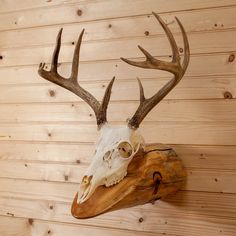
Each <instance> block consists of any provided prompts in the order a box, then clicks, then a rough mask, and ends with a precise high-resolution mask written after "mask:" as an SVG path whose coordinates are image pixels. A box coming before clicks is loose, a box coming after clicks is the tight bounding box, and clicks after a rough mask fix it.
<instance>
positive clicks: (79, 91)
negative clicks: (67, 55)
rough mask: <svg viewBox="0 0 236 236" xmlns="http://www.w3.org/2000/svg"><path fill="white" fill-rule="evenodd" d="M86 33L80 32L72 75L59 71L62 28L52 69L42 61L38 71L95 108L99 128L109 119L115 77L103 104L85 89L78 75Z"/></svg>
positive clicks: (106, 92) (58, 36) (108, 87)
mask: <svg viewBox="0 0 236 236" xmlns="http://www.w3.org/2000/svg"><path fill="white" fill-rule="evenodd" d="M83 34H84V29H83V30H82V32H81V33H80V36H79V39H78V42H77V44H76V46H75V50H74V56H73V62H72V72H71V76H70V77H69V78H68V79H67V78H63V77H62V76H61V75H59V74H58V72H57V67H58V56H59V52H60V48H61V35H62V28H61V29H60V31H59V33H58V35H57V41H56V46H55V49H54V53H53V57H52V63H51V69H50V71H46V70H44V66H45V63H40V65H39V69H38V73H39V75H40V76H41V77H43V78H44V79H46V80H48V81H50V82H52V83H55V84H57V85H59V86H61V87H63V88H65V89H68V90H69V91H71V92H72V93H74V94H76V95H77V96H79V97H80V98H82V99H83V100H84V101H85V102H86V103H88V105H89V106H90V107H91V108H92V109H93V111H94V113H95V116H96V119H97V125H98V128H100V127H101V125H102V124H103V123H105V122H106V121H107V114H106V113H107V107H108V103H109V101H110V96H111V89H112V85H113V83H114V80H115V77H113V78H112V80H111V81H110V83H109V85H108V86H107V89H106V91H105V94H104V97H103V100H102V102H101V104H100V103H99V102H98V100H97V99H96V98H95V97H94V96H93V95H92V94H90V93H89V92H88V91H86V90H85V89H83V88H82V87H81V86H80V85H79V84H78V81H77V76H78V68H79V55H80V45H81V42H82V37H83Z"/></svg>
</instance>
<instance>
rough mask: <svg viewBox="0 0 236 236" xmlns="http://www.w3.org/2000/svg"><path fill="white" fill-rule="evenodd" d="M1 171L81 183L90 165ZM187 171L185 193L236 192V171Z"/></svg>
mask: <svg viewBox="0 0 236 236" xmlns="http://www.w3.org/2000/svg"><path fill="white" fill-rule="evenodd" d="M13 163H14V169H13V168H12V165H13ZM0 168H1V172H0V177H1V178H14V179H27V180H42V181H55V182H66V183H80V181H81V179H82V177H83V176H84V173H85V171H86V169H87V168H88V166H87V165H83V164H81V165H80V164H77V165H75V164H74V165H71V164H54V163H53V164H52V163H32V162H26V161H25V162H16V161H15V162H12V161H1V162H0ZM187 172H188V177H187V184H186V186H184V187H183V188H182V189H184V190H192V191H206V192H222V193H236V189H235V188H234V187H233V186H235V184H236V174H235V170H211V169H207V168H204V169H197V168H187ZM78 187H79V186H78ZM78 187H77V188H75V189H74V191H75V192H77V191H78ZM72 197H73V195H72Z"/></svg>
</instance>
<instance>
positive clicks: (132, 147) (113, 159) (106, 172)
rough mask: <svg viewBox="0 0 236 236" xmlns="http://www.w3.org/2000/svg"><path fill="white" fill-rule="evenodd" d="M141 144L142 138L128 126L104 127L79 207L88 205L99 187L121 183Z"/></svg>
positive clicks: (81, 185)
mask: <svg viewBox="0 0 236 236" xmlns="http://www.w3.org/2000/svg"><path fill="white" fill-rule="evenodd" d="M141 144H143V138H142V136H141V135H140V134H139V133H138V132H136V131H135V130H133V129H131V128H129V127H128V126H117V127H114V126H109V125H108V124H105V125H103V126H102V128H101V130H100V138H99V140H98V142H97V144H96V149H95V155H94V157H93V159H92V162H91V164H90V166H89V168H88V169H87V171H86V172H85V175H84V177H83V179H82V182H81V184H80V189H79V196H78V203H82V202H84V201H86V200H87V199H88V198H89V197H90V196H91V195H92V194H93V192H94V191H95V190H96V188H97V187H98V186H101V185H105V186H106V187H109V186H112V185H114V184H117V183H119V182H120V181H121V180H122V179H123V178H124V177H125V176H126V174H127V168H128V165H129V163H130V162H131V161H132V158H133V157H134V155H135V154H136V153H137V151H138V150H139V148H140V145H141Z"/></svg>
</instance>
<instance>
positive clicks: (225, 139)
mask: <svg viewBox="0 0 236 236" xmlns="http://www.w3.org/2000/svg"><path fill="white" fill-rule="evenodd" d="M154 127H155V128H154ZM170 130H171V132H170ZM140 132H141V133H142V134H143V136H144V138H145V140H146V142H147V143H155V142H158V143H170V144H171V143H172V144H197V145H203V144H204V145H235V144H236V143H235V141H236V140H235V137H236V125H235V122H234V123H232V122H231V123H230V122H228V123H214V122H146V123H144V124H143V125H142V126H141V128H140ZM173 134H174V135H173ZM97 137H98V133H97V131H96V126H95V124H94V125H91V124H86V123H84V124H83V125H82V124H80V125H79V124H74V123H64V124H2V125H0V140H4V141H5V140H7V141H8V140H13V141H44V142H75V143H79V142H89V143H91V142H94V141H96V140H97Z"/></svg>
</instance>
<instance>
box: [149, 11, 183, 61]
mask: <svg viewBox="0 0 236 236" xmlns="http://www.w3.org/2000/svg"><path fill="white" fill-rule="evenodd" d="M152 14H153V15H154V16H155V18H156V19H157V20H158V22H159V23H160V25H161V27H162V28H163V29H164V31H165V33H166V35H167V37H168V40H169V42H170V45H171V50H172V55H173V58H172V62H179V61H180V55H179V50H178V47H177V44H176V41H175V39H174V36H173V34H172V33H171V31H170V29H169V27H168V26H167V24H165V22H164V21H163V20H162V19H161V17H160V16H158V15H157V14H156V13H155V12H152Z"/></svg>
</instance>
